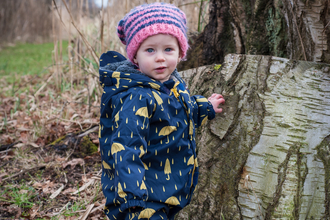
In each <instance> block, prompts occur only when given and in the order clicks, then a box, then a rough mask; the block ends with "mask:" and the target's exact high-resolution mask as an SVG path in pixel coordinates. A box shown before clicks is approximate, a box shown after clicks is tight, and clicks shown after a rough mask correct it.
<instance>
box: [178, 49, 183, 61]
mask: <svg viewBox="0 0 330 220" xmlns="http://www.w3.org/2000/svg"><path fill="white" fill-rule="evenodd" d="M181 58H182V55H181V51H180V53H179V57H178V63H180V61H181Z"/></svg>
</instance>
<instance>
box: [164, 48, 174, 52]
mask: <svg viewBox="0 0 330 220" xmlns="http://www.w3.org/2000/svg"><path fill="white" fill-rule="evenodd" d="M172 50H173V49H172V48H166V49H165V51H166V52H171V51H172Z"/></svg>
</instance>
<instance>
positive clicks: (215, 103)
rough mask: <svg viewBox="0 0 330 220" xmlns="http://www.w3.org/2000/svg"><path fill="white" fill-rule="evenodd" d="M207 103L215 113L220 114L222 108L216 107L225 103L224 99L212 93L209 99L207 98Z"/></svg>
mask: <svg viewBox="0 0 330 220" xmlns="http://www.w3.org/2000/svg"><path fill="white" fill-rule="evenodd" d="M208 100H209V102H211V104H212V106H213V109H214V111H215V113H221V112H222V108H218V106H219V105H220V104H223V103H225V99H224V98H223V96H222V95H220V94H217V93H213V94H212V95H211V96H210V97H209V98H208Z"/></svg>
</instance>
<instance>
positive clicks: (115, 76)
mask: <svg viewBox="0 0 330 220" xmlns="http://www.w3.org/2000/svg"><path fill="white" fill-rule="evenodd" d="M112 78H116V80H117V83H116V88H117V89H118V88H119V84H120V82H119V80H120V72H113V73H112Z"/></svg>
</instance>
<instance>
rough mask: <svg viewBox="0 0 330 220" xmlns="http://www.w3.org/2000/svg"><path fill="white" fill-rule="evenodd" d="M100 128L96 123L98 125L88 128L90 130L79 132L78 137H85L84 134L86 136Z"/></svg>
mask: <svg viewBox="0 0 330 220" xmlns="http://www.w3.org/2000/svg"><path fill="white" fill-rule="evenodd" d="M98 128H99V127H98V126H97V125H96V126H94V127H92V128H90V129H88V130H87V131H85V132H84V133H81V134H79V135H78V136H77V137H78V138H81V137H83V136H86V135H88V134H89V133H92V132H94V131H97V129H98Z"/></svg>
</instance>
